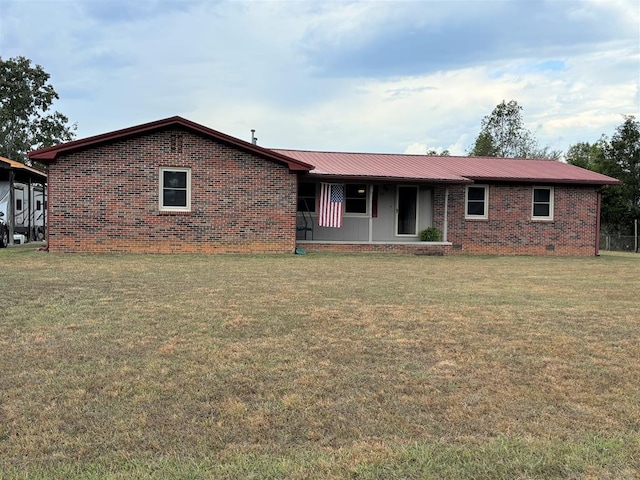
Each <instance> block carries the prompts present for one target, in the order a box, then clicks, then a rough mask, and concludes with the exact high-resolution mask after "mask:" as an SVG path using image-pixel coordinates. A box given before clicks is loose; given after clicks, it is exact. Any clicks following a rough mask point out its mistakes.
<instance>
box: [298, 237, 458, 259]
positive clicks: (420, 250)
mask: <svg viewBox="0 0 640 480" xmlns="http://www.w3.org/2000/svg"><path fill="white" fill-rule="evenodd" d="M296 248H300V249H302V250H304V251H305V252H312V253H320V252H330V253H399V254H409V255H433V256H444V255H449V254H450V253H451V249H452V244H451V243H450V242H340V241H333V242H332V241H310V240H306V241H305V240H298V241H297V242H296Z"/></svg>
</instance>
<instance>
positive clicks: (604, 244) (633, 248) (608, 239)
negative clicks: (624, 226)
mask: <svg viewBox="0 0 640 480" xmlns="http://www.w3.org/2000/svg"><path fill="white" fill-rule="evenodd" d="M638 245H640V238H636V237H634V236H633V235H610V234H608V233H603V234H601V235H600V250H614V251H617V252H637V251H638Z"/></svg>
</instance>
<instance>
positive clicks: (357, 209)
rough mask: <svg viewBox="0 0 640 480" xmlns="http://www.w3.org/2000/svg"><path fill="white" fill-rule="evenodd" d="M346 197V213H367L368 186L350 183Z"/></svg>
mask: <svg viewBox="0 0 640 480" xmlns="http://www.w3.org/2000/svg"><path fill="white" fill-rule="evenodd" d="M345 190H346V191H345V196H344V213H354V214H366V213H367V186H366V185H365V184H364V183H348V184H347V185H346V189H345Z"/></svg>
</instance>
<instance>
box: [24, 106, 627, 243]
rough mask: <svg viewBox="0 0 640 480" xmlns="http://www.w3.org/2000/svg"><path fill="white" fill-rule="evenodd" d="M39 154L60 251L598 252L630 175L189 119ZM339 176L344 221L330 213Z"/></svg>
mask: <svg viewBox="0 0 640 480" xmlns="http://www.w3.org/2000/svg"><path fill="white" fill-rule="evenodd" d="M29 157H30V158H31V160H36V161H40V162H43V163H45V164H47V165H48V166H49V178H48V195H49V196H48V200H49V201H48V218H49V231H48V248H49V250H50V251H54V252H139V253H178V252H179V253H285V252H293V251H294V250H295V249H296V248H303V249H304V250H306V251H357V252H377V251H385V252H387V251H390V252H405V253H406V252H413V253H424V254H455V253H472V254H507V255H519V254H525V255H597V254H598V233H599V217H600V191H601V189H602V188H604V187H606V185H610V184H616V183H618V180H616V179H613V178H610V177H607V176H604V175H600V174H598V173H594V172H591V171H588V170H584V169H581V168H578V167H575V166H572V165H568V164H565V163H561V162H556V161H551V160H525V159H503V158H471V157H432V156H426V155H394V154H364V153H335V152H310V151H294V150H273V149H267V148H263V147H260V146H258V145H255V144H254V143H249V142H245V141H242V140H239V139H237V138H234V137H231V136H228V135H225V134H223V133H220V132H217V131H215V130H212V129H209V128H207V127H204V126H202V125H199V124H197V123H194V122H191V121H189V120H186V119H184V118H181V117H171V118H167V119H164V120H159V121H156V122H151V123H147V124H143V125H138V126H135V127H131V128H126V129H123V130H118V131H114V132H110V133H106V134H103V135H97V136H93V137H89V138H85V139H81V140H76V141H73V142H68V143H63V144H60V145H56V146H53V147H47V148H43V149H40V150H36V151H33V152H31V153H30V154H29ZM323 185H324V187H323ZM327 185H329V186H331V185H337V186H339V189H338V190H337V191H338V192H339V198H335V199H333V200H334V202H337V203H334V206H335V205H337V206H338V207H339V216H340V217H341V221H340V225H339V228H336V227H326V226H319V223H318V217H319V209H320V203H321V201H320V196H321V192H322V191H324V189H325V188H326V186H327ZM330 188H331V187H330ZM427 227H436V228H437V229H438V230H439V232H440V236H441V238H440V239H439V241H437V242H422V241H420V238H419V232H420V231H421V230H423V229H425V228H427Z"/></svg>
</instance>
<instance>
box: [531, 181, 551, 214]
mask: <svg viewBox="0 0 640 480" xmlns="http://www.w3.org/2000/svg"><path fill="white" fill-rule="evenodd" d="M536 190H549V215H546V216H542V215H534V214H533V211H534V210H533V207H534V205H535V202H534V199H535V191H536ZM553 199H554V188H553V187H543V186H535V187H533V188H532V189H531V220H534V221H547V222H548V221H551V220H553V210H554V201H553ZM538 203H542V202H538Z"/></svg>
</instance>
